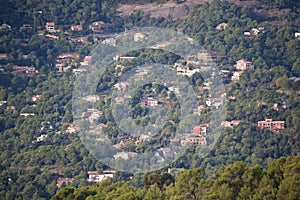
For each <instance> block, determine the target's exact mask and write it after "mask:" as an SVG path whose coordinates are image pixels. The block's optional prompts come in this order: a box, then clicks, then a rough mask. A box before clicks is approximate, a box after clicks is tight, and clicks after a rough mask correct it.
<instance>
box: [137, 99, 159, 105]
mask: <svg viewBox="0 0 300 200" xmlns="http://www.w3.org/2000/svg"><path fill="white" fill-rule="evenodd" d="M141 106H145V107H153V106H158V99H156V98H153V97H147V98H144V99H142V100H141Z"/></svg>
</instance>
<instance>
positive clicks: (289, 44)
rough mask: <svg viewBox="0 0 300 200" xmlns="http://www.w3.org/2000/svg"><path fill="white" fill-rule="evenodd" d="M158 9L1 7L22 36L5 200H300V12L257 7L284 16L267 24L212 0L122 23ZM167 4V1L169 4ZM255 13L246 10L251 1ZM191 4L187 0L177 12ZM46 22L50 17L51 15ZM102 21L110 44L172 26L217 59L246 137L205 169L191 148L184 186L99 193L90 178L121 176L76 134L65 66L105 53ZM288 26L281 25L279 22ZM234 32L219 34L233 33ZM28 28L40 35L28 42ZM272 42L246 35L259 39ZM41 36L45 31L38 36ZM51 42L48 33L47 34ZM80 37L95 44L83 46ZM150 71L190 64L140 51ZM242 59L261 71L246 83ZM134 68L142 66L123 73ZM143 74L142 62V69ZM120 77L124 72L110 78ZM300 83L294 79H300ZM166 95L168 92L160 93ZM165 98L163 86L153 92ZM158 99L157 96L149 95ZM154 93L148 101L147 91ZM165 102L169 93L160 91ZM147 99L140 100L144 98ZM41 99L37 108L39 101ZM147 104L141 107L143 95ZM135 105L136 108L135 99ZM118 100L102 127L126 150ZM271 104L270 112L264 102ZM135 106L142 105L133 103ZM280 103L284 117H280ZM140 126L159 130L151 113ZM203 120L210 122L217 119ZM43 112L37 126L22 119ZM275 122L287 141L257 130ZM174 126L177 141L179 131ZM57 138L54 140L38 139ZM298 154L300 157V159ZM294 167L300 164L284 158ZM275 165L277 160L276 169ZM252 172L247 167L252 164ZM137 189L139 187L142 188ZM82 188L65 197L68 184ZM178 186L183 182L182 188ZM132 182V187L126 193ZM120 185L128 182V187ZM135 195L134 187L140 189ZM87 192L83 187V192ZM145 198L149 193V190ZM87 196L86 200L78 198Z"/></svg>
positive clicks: (230, 132) (0, 67) (167, 179)
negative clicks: (61, 182)
mask: <svg viewBox="0 0 300 200" xmlns="http://www.w3.org/2000/svg"><path fill="white" fill-rule="evenodd" d="M125 2H126V3H138V4H144V3H149V2H150V3H151V2H154V1H152V0H151V1H138V2H136V1H129V2H128V1H123V0H122V1H109V0H107V1H98V0H89V1H84V2H83V1H79V0H75V1H69V0H64V1H46V0H41V1H25V2H22V1H17V0H9V1H5V2H2V3H1V5H0V23H2V24H4V23H6V24H8V25H9V26H11V28H1V30H0V54H1V55H2V54H5V55H7V57H5V58H2V57H1V59H0V101H1V104H0V141H1V142H0V145H1V146H0V148H1V153H0V158H1V159H0V169H1V173H0V180H1V181H0V195H1V197H3V199H51V198H53V199H86V198H87V199H118V198H119V199H144V198H145V199H297V198H299V196H300V194H299V191H298V190H297V188H299V154H300V153H299V152H300V143H299V137H300V131H299V130H300V127H299V125H300V109H299V108H300V103H299V102H300V98H299V90H300V81H299V80H298V81H297V79H295V78H299V75H300V57H299V55H300V48H299V46H300V40H299V37H298V38H296V36H295V33H296V32H300V29H299V26H300V15H299V12H300V6H299V2H298V1H293V0H290V1H282V0H274V1H270V0H268V1H267V0H266V1H259V2H256V3H257V6H260V7H262V8H265V9H266V10H264V11H265V12H269V11H274V10H277V11H282V12H280V15H277V16H276V17H273V18H266V17H263V16H261V15H258V14H257V13H256V12H255V9H253V8H251V7H249V6H243V7H239V6H236V5H234V4H230V3H227V2H226V1H218V0H215V1H212V2H210V3H205V4H201V5H197V6H195V8H194V9H195V10H194V11H192V12H190V13H189V15H188V16H187V17H186V18H182V19H176V20H175V19H172V18H171V17H169V18H151V17H150V16H148V15H144V14H143V12H137V13H134V14H132V15H130V16H125V17H120V16H119V15H118V11H117V6H118V4H119V3H125ZM158 2H159V3H165V2H166V1H158ZM241 2H243V1H241ZM177 3H179V4H180V3H184V1H177ZM38 11H42V13H39V12H38ZM50 21H53V22H55V24H56V25H57V27H58V28H57V29H58V30H59V31H58V32H55V33H53V34H52V35H54V36H56V37H59V39H53V38H51V37H48V36H47V34H49V33H47V31H44V29H45V24H46V22H50ZM95 21H103V22H104V23H105V24H107V26H106V28H105V29H104V30H103V32H101V33H103V34H111V33H116V32H121V31H124V30H125V29H131V28H134V27H148V26H153V27H163V28H169V29H172V30H177V31H180V32H183V33H184V34H187V35H189V36H191V37H192V38H193V39H194V41H196V42H197V43H199V44H200V45H202V46H203V47H204V48H205V49H206V50H207V51H208V52H211V53H216V54H217V55H219V56H216V58H215V59H214V61H215V62H216V63H217V67H218V71H221V70H227V71H228V74H226V75H224V76H223V79H222V81H223V82H224V84H225V85H226V96H227V97H230V96H231V97H234V98H232V99H227V101H226V120H228V121H230V120H241V121H242V122H241V124H240V125H239V126H236V127H221V128H220V129H219V131H220V132H221V137H220V139H219V141H218V143H217V144H216V146H215V148H214V149H213V150H212V151H211V152H210V153H209V155H208V156H206V157H204V158H199V157H198V156H197V154H196V153H195V152H197V150H198V149H197V148H190V149H188V150H187V152H186V153H185V155H184V156H182V157H181V158H179V159H178V160H176V161H174V163H172V164H171V165H170V166H169V167H170V168H185V169H190V168H195V169H191V170H184V171H182V172H180V174H179V175H178V176H177V177H175V176H174V177H173V176H171V175H170V174H168V173H166V172H165V171H166V169H162V170H161V171H157V172H153V173H150V174H145V175H142V174H134V175H133V174H128V173H123V172H117V173H116V174H115V175H114V178H113V180H107V181H104V182H103V183H100V184H96V185H92V186H89V187H85V186H87V185H90V183H88V182H87V178H88V171H98V172H103V170H106V169H109V166H106V165H104V164H103V163H101V162H99V161H98V160H97V159H95V158H94V157H93V156H91V155H90V154H89V152H88V150H87V149H86V148H85V147H84V145H83V144H82V143H81V140H80V138H79V137H78V135H77V133H67V129H68V127H69V126H70V125H71V124H72V123H73V121H74V120H73V115H72V101H71V100H72V91H73V85H74V81H75V80H76V75H75V74H74V73H73V72H72V69H74V68H76V67H77V66H76V65H74V66H72V67H71V68H70V69H69V70H66V71H65V72H59V70H58V69H57V68H56V67H55V65H56V64H57V57H58V55H60V54H62V53H70V52H76V53H78V54H79V55H80V58H79V59H80V60H81V59H82V58H83V57H84V56H87V55H89V53H90V50H91V49H93V48H94V47H95V46H97V44H98V41H97V39H95V38H94V36H93V34H94V33H93V31H91V29H89V25H90V24H91V23H92V22H95ZM278 21H279V22H281V23H279V24H280V25H278V23H275V22H278ZM223 22H224V23H227V24H228V27H227V28H226V29H224V30H216V27H217V26H218V25H219V24H221V23H223ZM23 24H32V25H33V26H35V27H34V28H33V29H29V30H27V31H20V29H19V27H21V26H22V25H23ZM76 24H80V25H82V26H83V31H80V32H71V33H70V26H71V25H76ZM259 27H264V32H261V33H259V34H257V35H251V36H246V35H244V32H246V31H250V30H251V29H252V28H259ZM35 28H36V30H34V29H35ZM37 33H39V34H37ZM73 38H80V39H82V38H83V40H84V42H81V43H80V42H77V41H75V40H73ZM131 53H134V54H135V56H137V59H136V60H135V61H134V63H133V64H134V65H139V64H141V63H168V64H174V63H175V62H177V61H178V60H179V59H180V58H179V57H178V56H176V55H173V54H170V53H168V52H162V51H153V50H149V49H146V50H143V51H139V52H131ZM239 59H246V60H248V61H251V62H252V63H253V64H254V66H255V70H251V71H250V70H249V71H245V72H243V74H242V75H241V77H240V79H239V81H237V82H231V80H230V76H231V75H232V74H233V72H234V64H235V63H236V61H237V60H239ZM121 64H124V65H125V66H126V65H129V64H130V63H126V62H125V63H121ZM131 64H132V63H131ZM15 66H33V67H34V68H35V69H37V70H38V71H39V73H38V74H34V75H31V76H26V75H25V76H22V75H15V74H13V72H14V67H15ZM117 72H118V71H117V70H116V68H115V65H113V66H111V67H110V68H108V72H107V74H114V73H117ZM292 77H294V79H293V78H292ZM100 80H101V82H100V83H99V85H98V92H99V94H101V92H102V91H103V90H104V89H110V88H112V86H113V85H114V84H115V83H116V82H117V77H115V76H108V75H106V76H104V77H101V79H100ZM188 80H189V82H190V84H191V85H193V87H194V88H195V91H196V93H197V96H202V97H203V99H201V98H200V99H199V102H202V103H203V102H205V100H206V98H208V94H207V91H205V90H204V91H203V90H197V88H198V87H199V86H203V79H202V77H200V76H199V74H197V73H196V74H194V75H193V76H192V77H190V78H189V79H188ZM155 87H156V86H155ZM153 88H154V86H153ZM142 89H143V90H142V91H138V92H140V93H142V92H143V91H144V92H145V91H147V90H148V93H149V92H152V90H151V87H150V86H149V87H147V88H142ZM146 89H147V90H146ZM155 91H159V92H157V94H158V95H160V96H164V95H165V94H166V88H160V87H157V88H155ZM138 92H137V94H138ZM36 95H41V98H39V99H37V100H33V98H32V97H34V96H36ZM137 98H139V97H138V96H137ZM133 100H134V99H133ZM110 101H111V99H110V98H107V99H101V100H100V101H98V102H97V103H96V104H95V105H96V107H97V108H99V109H101V110H102V111H103V116H101V118H100V119H99V122H100V123H104V124H109V125H110V126H109V127H107V129H108V130H109V131H111V132H113V133H114V135H113V136H114V137H111V139H112V140H113V142H114V143H118V142H120V141H121V138H120V137H117V136H118V135H119V134H120V135H121V131H120V130H119V129H118V128H117V127H116V126H115V124H113V123H112V121H113V119H112V115H111V108H110V107H109V103H110ZM261 102H263V103H261ZM133 104H134V103H133ZM274 104H277V105H278V109H274ZM133 106H136V107H134V111H133V112H132V115H134V116H136V121H138V123H147V122H148V121H147V120H148V119H147V117H145V115H146V114H147V109H145V108H141V107H140V106H138V105H137V104H134V105H133ZM178 110H179V107H178V106H174V107H173V110H171V111H170V112H169V115H168V117H169V119H170V120H173V121H175V125H176V120H178ZM209 111H210V110H208V111H207V113H206V111H204V112H203V113H202V114H201V119H202V120H203V121H207V119H208V118H209V115H208V112H209ZM24 113H31V114H32V115H30V116H24V115H21V114H24ZM265 118H272V119H274V120H284V121H285V129H284V130H276V131H272V130H266V129H260V128H258V127H257V121H259V120H264V119H265ZM175 125H174V124H171V123H169V124H167V125H166V127H165V130H176V127H175ZM42 135H46V138H44V139H43V140H42V141H38V138H39V137H40V136H42ZM147 145H148V146H149V144H145V145H141V146H137V145H135V144H134V143H132V142H128V143H127V144H126V145H125V146H124V149H127V150H132V151H135V152H144V151H147V150H149V149H147ZM297 155H298V156H297ZM282 156H295V157H286V158H280V157H282ZM274 159H277V160H275V161H274ZM241 161H242V162H241ZM132 176H133V178H132V180H129V177H132ZM59 177H60V178H74V180H73V182H72V183H70V184H69V185H68V186H69V187H66V188H62V189H60V190H58V189H59V187H58V186H57V184H56V183H57V179H58V178H59ZM175 179H176V180H175ZM120 181H128V182H129V183H125V182H120ZM116 182H117V183H116ZM133 185H134V186H133ZM80 187H82V188H80ZM141 187H143V188H141ZM76 188H79V189H76Z"/></svg>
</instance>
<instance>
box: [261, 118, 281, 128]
mask: <svg viewBox="0 0 300 200" xmlns="http://www.w3.org/2000/svg"><path fill="white" fill-rule="evenodd" d="M284 124H285V121H273V119H265V120H263V121H258V122H257V126H258V127H259V128H261V129H270V130H283V129H284Z"/></svg>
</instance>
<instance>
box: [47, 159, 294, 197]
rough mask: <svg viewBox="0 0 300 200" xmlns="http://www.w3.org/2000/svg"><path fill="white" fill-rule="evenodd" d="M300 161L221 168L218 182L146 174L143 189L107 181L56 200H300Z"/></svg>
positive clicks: (189, 174) (192, 174)
mask: <svg viewBox="0 0 300 200" xmlns="http://www.w3.org/2000/svg"><path fill="white" fill-rule="evenodd" d="M299 162H300V159H299V157H283V158H280V159H277V160H275V161H273V162H271V163H270V164H269V165H268V167H267V168H266V169H265V170H264V169H263V167H262V166H260V165H254V166H251V167H247V164H246V163H245V162H235V163H233V164H231V165H227V166H224V167H222V168H220V169H219V170H218V172H217V178H216V179H210V178H206V174H205V172H204V170H203V169H201V168H194V169H190V170H183V171H181V172H180V173H179V175H178V177H177V179H176V180H175V181H174V179H172V177H170V176H168V175H169V174H167V173H159V172H152V173H150V174H145V175H144V178H143V183H144V187H143V188H137V187H134V186H132V185H130V184H129V183H126V182H117V183H113V182H112V181H111V180H106V181H104V182H102V183H100V184H95V185H92V186H89V187H83V188H79V189H75V188H71V187H66V188H63V189H61V190H59V191H58V193H57V194H56V195H55V196H54V197H53V198H52V199H53V200H63V199H120V200H121V199H126V200H127V199H128V200H129V199H130V200H131V199H149V200H150V199H207V200H208V199H226V200H227V199H295V200H296V199H298V198H299V195H300V191H299V176H300V174H299V164H300V163H299Z"/></svg>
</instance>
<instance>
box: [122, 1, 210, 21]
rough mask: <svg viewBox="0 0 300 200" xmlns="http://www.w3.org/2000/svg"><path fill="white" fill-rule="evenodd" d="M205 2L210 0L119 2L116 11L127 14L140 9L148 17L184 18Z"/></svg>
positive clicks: (123, 14)
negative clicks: (139, 3)
mask: <svg viewBox="0 0 300 200" xmlns="http://www.w3.org/2000/svg"><path fill="white" fill-rule="evenodd" d="M206 2H211V0H198V1H197V0H187V1H185V2H183V3H180V4H177V3H175V2H173V1H168V2H167V3H163V4H158V3H147V4H143V5H128V4H120V5H119V7H118V9H117V10H118V12H119V13H120V16H121V17H123V16H129V15H131V14H133V13H136V12H138V11H142V12H143V13H144V15H150V17H154V18H159V17H163V18H166V17H168V16H171V17H172V18H173V19H177V18H185V17H187V16H188V15H189V13H190V12H191V11H192V10H193V9H194V8H195V7H196V6H197V5H200V4H203V3H206Z"/></svg>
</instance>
